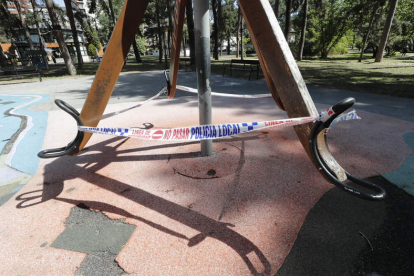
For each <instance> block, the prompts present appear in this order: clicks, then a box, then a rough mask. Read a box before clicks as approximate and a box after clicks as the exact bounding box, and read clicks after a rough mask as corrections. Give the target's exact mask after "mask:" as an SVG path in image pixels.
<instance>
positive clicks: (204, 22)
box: [194, 0, 213, 156]
mask: <svg viewBox="0 0 414 276" xmlns="http://www.w3.org/2000/svg"><path fill="white" fill-rule="evenodd" d="M209 7H210V5H209V0H195V1H194V21H195V30H194V32H195V46H196V70H197V88H198V108H199V120H200V125H208V124H211V123H212V112H211V109H212V108H211V86H210V76H211V67H210V8H209ZM212 154H213V141H212V140H202V141H201V155H202V156H210V155H212Z"/></svg>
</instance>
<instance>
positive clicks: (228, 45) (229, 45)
mask: <svg viewBox="0 0 414 276" xmlns="http://www.w3.org/2000/svg"><path fill="white" fill-rule="evenodd" d="M230 51H231V40H230V35H228V36H227V55H230Z"/></svg>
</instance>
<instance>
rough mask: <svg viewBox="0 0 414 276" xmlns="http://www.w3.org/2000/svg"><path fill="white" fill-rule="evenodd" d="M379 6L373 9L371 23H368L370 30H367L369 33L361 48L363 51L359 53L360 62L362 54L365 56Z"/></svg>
mask: <svg viewBox="0 0 414 276" xmlns="http://www.w3.org/2000/svg"><path fill="white" fill-rule="evenodd" d="M378 7H379V6H377V7H375V8H374V10H373V11H372V15H371V20H370V21H369V25H368V30H367V33H366V34H365V36H364V41H363V42H362V49H361V53H360V54H359V59H358V62H361V61H362V56H363V54H364V51H365V45H366V44H367V41H368V38H369V34H370V32H371V29H372V24H373V23H374V19H375V14H376V12H377V10H378Z"/></svg>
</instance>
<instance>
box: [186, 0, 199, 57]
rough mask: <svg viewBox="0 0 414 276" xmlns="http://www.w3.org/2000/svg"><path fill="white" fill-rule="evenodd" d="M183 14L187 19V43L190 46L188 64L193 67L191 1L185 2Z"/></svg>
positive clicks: (192, 16)
mask: <svg viewBox="0 0 414 276" xmlns="http://www.w3.org/2000/svg"><path fill="white" fill-rule="evenodd" d="M185 13H186V17H187V28H188V43H189V44H190V64H191V65H195V63H196V62H195V38H194V12H193V1H192V0H187V2H186V4H185Z"/></svg>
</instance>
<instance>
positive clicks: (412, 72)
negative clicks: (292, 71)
mask: <svg viewBox="0 0 414 276" xmlns="http://www.w3.org/2000/svg"><path fill="white" fill-rule="evenodd" d="M358 57H359V53H358V52H356V51H351V52H350V53H349V54H346V55H341V56H336V57H331V58H329V59H313V60H304V61H301V62H298V66H299V68H300V70H301V73H302V75H303V78H304V79H305V81H306V83H309V84H312V85H317V86H322V87H328V88H338V89H348V90H352V91H356V92H365V93H374V94H382V95H389V96H396V97H405V98H414V78H413V76H414V55H413V54H409V55H407V56H405V57H401V56H396V57H392V58H384V59H383V61H382V62H381V63H376V62H374V58H372V54H365V55H364V59H363V61H362V62H358V60H357V59H358Z"/></svg>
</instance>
